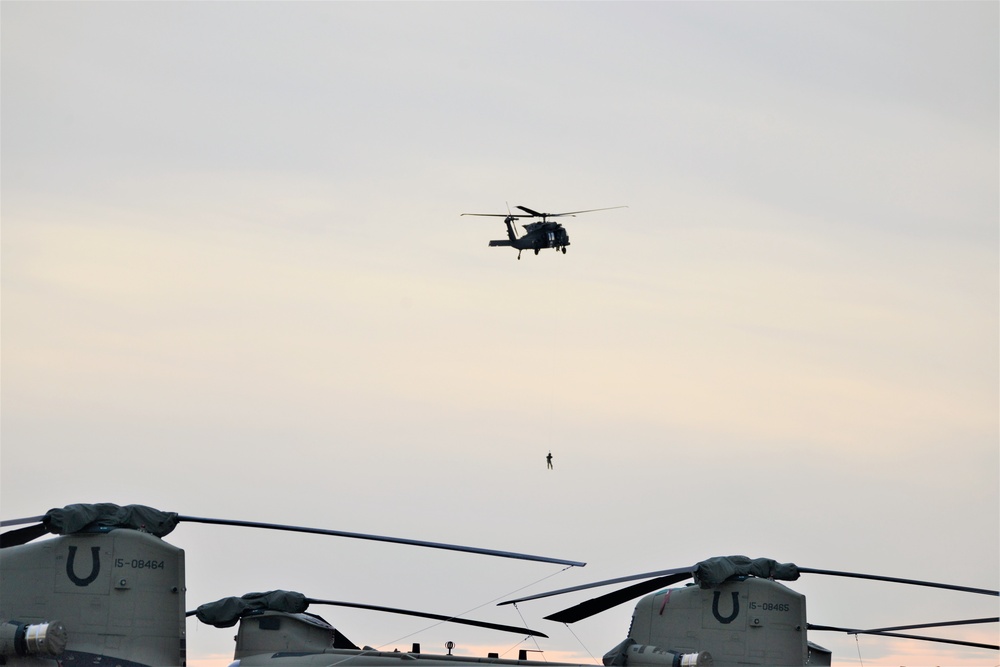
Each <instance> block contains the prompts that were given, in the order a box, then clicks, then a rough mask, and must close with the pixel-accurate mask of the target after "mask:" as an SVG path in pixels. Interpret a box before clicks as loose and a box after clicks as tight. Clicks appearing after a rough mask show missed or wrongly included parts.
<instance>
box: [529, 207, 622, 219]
mask: <svg viewBox="0 0 1000 667" xmlns="http://www.w3.org/2000/svg"><path fill="white" fill-rule="evenodd" d="M616 208H628V206H609V207H607V208H588V209H587V210H586V211H569V212H568V213H546V214H545V215H546V216H547V217H549V218H558V217H560V216H563V215H576V214H577V213H593V212H594V211H610V210H613V209H616Z"/></svg>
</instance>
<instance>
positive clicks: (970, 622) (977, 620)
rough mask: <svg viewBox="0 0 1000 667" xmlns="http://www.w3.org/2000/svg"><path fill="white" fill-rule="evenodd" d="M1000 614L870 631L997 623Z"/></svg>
mask: <svg viewBox="0 0 1000 667" xmlns="http://www.w3.org/2000/svg"><path fill="white" fill-rule="evenodd" d="M997 622H1000V616H994V617H993V618H970V619H968V620H965V621H940V622H938V623H918V624H917V625H896V626H893V627H891V628H872V629H871V630H869V631H868V632H892V631H895V630H916V629H918V628H944V627H950V626H953V625H976V624H979V623H997Z"/></svg>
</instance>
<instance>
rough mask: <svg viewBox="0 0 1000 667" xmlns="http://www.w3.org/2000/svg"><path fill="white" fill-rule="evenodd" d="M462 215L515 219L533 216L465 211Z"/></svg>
mask: <svg viewBox="0 0 1000 667" xmlns="http://www.w3.org/2000/svg"><path fill="white" fill-rule="evenodd" d="M462 215H478V216H479V217H481V218H515V219H520V218H531V217H533V216H530V215H511V214H510V213H463V214H462ZM459 217H461V216H459Z"/></svg>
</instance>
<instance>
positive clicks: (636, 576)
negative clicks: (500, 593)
mask: <svg viewBox="0 0 1000 667" xmlns="http://www.w3.org/2000/svg"><path fill="white" fill-rule="evenodd" d="M693 572H694V568H693V567H675V568H673V569H671V570H657V571H656V572H644V573H642V574H631V575H629V576H627V577H617V578H615V579H605V580H604V581H595V582H593V583H590V584H581V585H579V586H570V587H569V588H560V589H559V590H557V591H549V592H548V593H538V594H536V595H528V596H526V597H523V598H518V599H516V600H507V601H505V602H501V603H499V604H497V606H498V607H500V606H503V605H505V604H517V603H518V602H527V601H528V600H538V599H540V598H547V597H552V596H553V595H562V594H563V593H573V592H575V591H585V590H587V589H588V588H597V587H599V586H610V585H611V584H620V583H623V582H625V581H635V580H636V579H650V578H652V577H662V576H665V575H674V574H681V573H687V574H688V576H691V574H692V573H693Z"/></svg>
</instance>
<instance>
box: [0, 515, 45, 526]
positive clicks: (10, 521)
mask: <svg viewBox="0 0 1000 667" xmlns="http://www.w3.org/2000/svg"><path fill="white" fill-rule="evenodd" d="M44 518H45V515H44V514H43V515H42V516H29V517H25V518H23V519H7V520H6V521H0V528H6V527H8V526H21V525H23V524H26V523H36V522H41V520H42V519H44Z"/></svg>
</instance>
